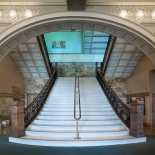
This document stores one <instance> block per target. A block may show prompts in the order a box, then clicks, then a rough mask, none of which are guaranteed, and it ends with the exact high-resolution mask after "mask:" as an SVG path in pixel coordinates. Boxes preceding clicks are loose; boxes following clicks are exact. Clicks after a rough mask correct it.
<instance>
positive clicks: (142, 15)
mask: <svg viewBox="0 0 155 155" xmlns="http://www.w3.org/2000/svg"><path fill="white" fill-rule="evenodd" d="M136 17H138V18H143V17H144V11H143V10H138V11H137V13H136Z"/></svg>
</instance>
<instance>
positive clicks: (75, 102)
mask: <svg viewBox="0 0 155 155" xmlns="http://www.w3.org/2000/svg"><path fill="white" fill-rule="evenodd" d="M77 96H78V100H77ZM77 101H78V102H77ZM77 106H78V116H77V115H76V112H77V109H76V108H77ZM74 119H75V120H76V137H75V139H76V140H79V139H80V134H79V122H78V121H79V120H80V119H81V103H80V87H79V77H76V76H75V86H74Z"/></svg>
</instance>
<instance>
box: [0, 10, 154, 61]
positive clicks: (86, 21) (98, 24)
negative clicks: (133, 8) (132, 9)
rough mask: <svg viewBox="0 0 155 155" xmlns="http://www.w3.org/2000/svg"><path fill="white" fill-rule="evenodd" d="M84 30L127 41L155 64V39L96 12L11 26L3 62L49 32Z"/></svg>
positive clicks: (0, 46)
mask: <svg viewBox="0 0 155 155" xmlns="http://www.w3.org/2000/svg"><path fill="white" fill-rule="evenodd" d="M81 26H82V27H84V28H86V29H87V30H89V29H91V28H92V27H95V29H96V30H97V31H101V32H107V33H110V34H112V35H114V36H117V37H120V38H124V39H125V40H126V41H128V42H130V43H132V44H133V45H135V46H136V47H137V48H138V49H140V50H141V51H143V52H144V53H145V54H146V55H147V56H148V57H149V58H150V59H151V60H152V62H153V63H154V64H155V37H154V36H153V35H152V34H151V33H149V32H148V31H146V30H144V29H143V28H142V27H140V26H139V25H136V24H135V23H132V22H129V21H127V20H124V19H121V18H118V17H115V16H110V15H105V14H99V13H92V12H62V13H52V14H48V15H42V16H37V17H33V18H30V19H28V20H25V21H22V22H20V23H18V24H15V25H13V26H11V27H10V28H9V29H7V30H6V31H5V32H4V33H2V34H1V36H0V50H1V52H0V56H1V58H3V57H4V56H5V55H6V54H8V53H9V52H10V49H11V48H12V47H15V46H16V45H17V44H19V43H22V42H24V41H25V40H28V39H29V38H32V37H34V36H37V35H39V34H42V33H44V32H48V31H58V30H59V29H68V28H69V29H70V28H79V27H81Z"/></svg>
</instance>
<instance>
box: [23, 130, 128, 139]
mask: <svg viewBox="0 0 155 155" xmlns="http://www.w3.org/2000/svg"><path fill="white" fill-rule="evenodd" d="M25 134H26V136H34V137H35V136H36V137H40V138H42V137H43V138H48V139H54V140H60V139H61V140H65V139H74V138H75V137H76V132H75V131H72V132H39V131H26V132H25ZM128 134H129V132H128V131H116V132H95V133H94V132H88V133H85V132H81V133H80V138H81V139H87V140H89V139H94V140H95V139H96V140H99V139H105V138H113V139H116V137H117V138H119V137H122V136H128Z"/></svg>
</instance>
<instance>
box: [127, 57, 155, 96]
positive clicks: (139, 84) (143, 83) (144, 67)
mask: <svg viewBox="0 0 155 155" xmlns="http://www.w3.org/2000/svg"><path fill="white" fill-rule="evenodd" d="M153 69H154V65H153V64H152V63H151V61H150V60H149V59H148V58H147V57H146V56H144V57H143V58H142V60H141V61H140V62H139V63H138V65H137V67H136V69H135V71H134V72H133V74H132V75H131V76H130V78H129V79H128V80H127V88H128V94H136V93H149V92H151V91H152V90H151V89H152V88H150V72H151V71H152V70H153Z"/></svg>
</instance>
